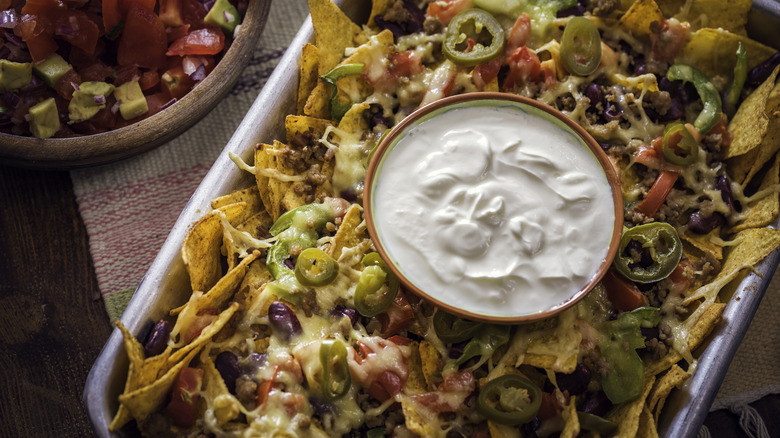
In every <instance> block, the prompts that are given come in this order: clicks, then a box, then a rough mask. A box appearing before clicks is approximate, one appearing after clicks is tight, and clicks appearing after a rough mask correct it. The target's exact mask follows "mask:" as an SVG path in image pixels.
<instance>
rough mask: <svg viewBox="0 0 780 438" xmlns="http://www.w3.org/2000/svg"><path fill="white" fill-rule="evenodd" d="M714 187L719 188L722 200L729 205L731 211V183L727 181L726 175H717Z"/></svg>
mask: <svg viewBox="0 0 780 438" xmlns="http://www.w3.org/2000/svg"><path fill="white" fill-rule="evenodd" d="M715 188H716V189H718V190H720V197H721V199H723V202H725V203H726V205H728V206H729V208H730V209H731V210H732V211H733V210H734V194H733V193H731V183H730V182H729V179H728V177H726V176H719V177H718V178H716V179H715Z"/></svg>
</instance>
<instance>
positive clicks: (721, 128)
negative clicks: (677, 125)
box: [686, 114, 734, 148]
mask: <svg viewBox="0 0 780 438" xmlns="http://www.w3.org/2000/svg"><path fill="white" fill-rule="evenodd" d="M686 125H687V124H686ZM694 131H696V129H694ZM697 132H698V131H697ZM707 134H720V146H721V147H722V148H727V147H729V146H731V142H732V141H733V140H734V135H732V134H731V133H730V132H729V131H728V118H727V117H726V115H725V114H722V115H721V116H720V120H719V121H718V123H716V124H715V126H713V127H712V129H710V130H709V131H708V132H707ZM697 141H698V140H697Z"/></svg>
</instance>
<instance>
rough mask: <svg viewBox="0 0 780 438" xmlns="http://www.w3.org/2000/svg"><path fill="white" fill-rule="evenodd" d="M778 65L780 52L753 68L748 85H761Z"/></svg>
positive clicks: (748, 78) (749, 73) (748, 76)
mask: <svg viewBox="0 0 780 438" xmlns="http://www.w3.org/2000/svg"><path fill="white" fill-rule="evenodd" d="M778 65H780V52H776V53H775V54H774V55H772V56H770V57H769V58H768V59H767V60H765V61H764V62H762V63H761V64H758V65H757V66H755V67H753V68H752V69H751V70H750V71H749V72H748V75H747V85H749V86H751V87H757V86H759V85H761V83H763V82H764V81H765V80H766V79H767V78H768V77H769V75H770V74H772V71H773V70H774V69H775V68H776V67H777V66H778Z"/></svg>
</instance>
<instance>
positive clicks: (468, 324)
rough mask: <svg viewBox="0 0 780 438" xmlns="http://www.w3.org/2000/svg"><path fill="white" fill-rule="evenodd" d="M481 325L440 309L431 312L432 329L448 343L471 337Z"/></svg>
mask: <svg viewBox="0 0 780 438" xmlns="http://www.w3.org/2000/svg"><path fill="white" fill-rule="evenodd" d="M483 326H484V324H483V323H480V322H476V321H469V320H467V319H461V318H458V317H457V316H455V315H453V314H451V313H447V312H445V311H443V310H441V309H438V310H436V313H434V314H433V330H434V331H435V332H436V336H438V337H439V339H441V340H442V342H446V343H448V344H452V343H455V342H462V341H465V340H466V339H471V338H473V337H474V336H475V335H476V334H477V333H478V332H479V330H480V329H482V327H483Z"/></svg>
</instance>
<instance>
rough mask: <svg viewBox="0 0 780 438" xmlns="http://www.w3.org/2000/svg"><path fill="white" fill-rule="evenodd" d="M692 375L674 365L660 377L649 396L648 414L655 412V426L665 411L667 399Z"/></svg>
mask: <svg viewBox="0 0 780 438" xmlns="http://www.w3.org/2000/svg"><path fill="white" fill-rule="evenodd" d="M689 377H691V375H690V374H689V373H688V372H687V371H685V370H684V369H682V368H680V367H679V366H677V365H672V367H671V368H670V369H669V371H668V372H667V373H666V374H664V375H663V376H661V377H659V378H658V379H657V380H656V382H655V385H653V389H652V390H651V391H650V394H649V395H648V396H647V406H646V407H647V409H648V412H652V411H655V415H654V416H653V415H652V414H651V418H650V419H651V420H652V421H651V423H652V424H653V425H655V423H656V422H657V421H658V416H659V415H660V413H661V409H663V406H664V403H665V402H666V398H667V397H668V396H669V394H670V393H671V392H672V390H673V389H674V388H679V387H680V385H682V384H683V382H685V381H686V380H688V378H689Z"/></svg>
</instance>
